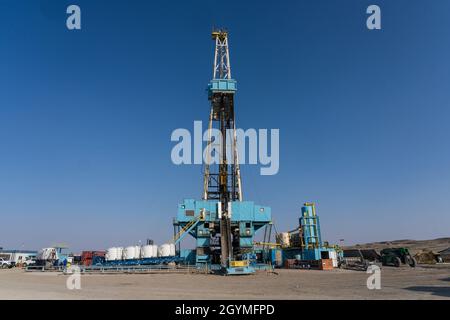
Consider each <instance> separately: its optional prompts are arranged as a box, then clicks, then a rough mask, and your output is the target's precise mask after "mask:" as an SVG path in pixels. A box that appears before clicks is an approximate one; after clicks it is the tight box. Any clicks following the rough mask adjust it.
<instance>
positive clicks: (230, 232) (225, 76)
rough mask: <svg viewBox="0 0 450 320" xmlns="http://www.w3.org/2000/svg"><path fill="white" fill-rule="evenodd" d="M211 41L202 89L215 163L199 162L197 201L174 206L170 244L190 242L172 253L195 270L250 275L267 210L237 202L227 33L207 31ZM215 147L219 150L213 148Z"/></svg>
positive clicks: (237, 173) (232, 89)
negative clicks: (210, 64) (209, 72)
mask: <svg viewBox="0 0 450 320" xmlns="http://www.w3.org/2000/svg"><path fill="white" fill-rule="evenodd" d="M212 39H213V40H214V41H215V54H214V69H213V79H212V80H211V81H210V83H209V85H208V99H209V100H210V102H211V111H210V116H209V127H208V133H209V139H208V140H207V148H206V155H207V156H209V157H213V154H214V152H216V153H218V154H219V156H220V161H218V163H217V162H216V163H214V162H213V161H211V159H207V160H206V161H205V162H206V164H205V169H204V179H203V198H202V200H194V199H187V200H184V202H183V203H181V204H180V205H179V206H178V213H177V216H176V218H175V219H174V222H173V225H174V240H173V241H174V243H175V244H178V249H180V246H179V243H180V241H181V240H182V239H183V238H184V236H185V235H187V234H189V235H191V236H192V237H194V238H195V242H196V249H195V250H194V252H190V253H189V252H187V251H183V252H180V250H178V252H179V253H180V254H181V255H186V256H189V257H190V258H189V259H193V256H195V263H196V264H197V266H199V267H210V268H211V269H213V270H214V269H217V270H221V271H222V272H225V273H226V274H249V273H253V272H254V271H255V270H254V269H255V268H254V267H253V266H252V265H251V263H250V258H252V257H254V254H255V251H254V236H255V233H256V232H257V231H258V230H260V229H261V228H263V227H266V226H267V225H269V224H270V223H271V210H270V208H269V207H265V206H260V205H256V204H255V203H254V202H252V201H243V197H242V185H241V175H240V169H239V157H238V152H237V151H238V148H237V139H236V126H235V112H234V95H235V92H236V90H237V86H236V80H234V79H233V78H232V77H231V65H230V55H229V47H228V33H227V31H225V30H216V31H213V33H212ZM212 129H217V130H220V133H221V139H222V141H219V143H218V142H217V141H215V140H214V141H213V139H212V138H211V132H212ZM217 144H218V145H219V148H214V145H217ZM228 148H231V150H230V149H228ZM227 157H228V158H227Z"/></svg>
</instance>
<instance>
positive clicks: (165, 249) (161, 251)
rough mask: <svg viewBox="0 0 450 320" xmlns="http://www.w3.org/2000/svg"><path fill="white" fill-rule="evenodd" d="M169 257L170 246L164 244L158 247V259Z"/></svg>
mask: <svg viewBox="0 0 450 320" xmlns="http://www.w3.org/2000/svg"><path fill="white" fill-rule="evenodd" d="M169 256H170V244H168V243H165V244H162V245H160V246H159V247H158V257H169Z"/></svg>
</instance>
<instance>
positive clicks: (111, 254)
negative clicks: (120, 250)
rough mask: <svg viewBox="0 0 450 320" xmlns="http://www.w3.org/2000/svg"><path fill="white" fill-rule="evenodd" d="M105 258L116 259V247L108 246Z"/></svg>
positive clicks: (107, 259)
mask: <svg viewBox="0 0 450 320" xmlns="http://www.w3.org/2000/svg"><path fill="white" fill-rule="evenodd" d="M105 260H106V261H113V260H118V257H117V248H116V247H112V248H109V249H108V250H107V251H106V255H105Z"/></svg>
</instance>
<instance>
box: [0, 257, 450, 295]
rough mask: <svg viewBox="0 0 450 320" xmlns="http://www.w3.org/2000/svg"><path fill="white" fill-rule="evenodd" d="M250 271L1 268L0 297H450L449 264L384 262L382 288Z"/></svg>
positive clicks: (351, 279)
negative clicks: (75, 281)
mask: <svg viewBox="0 0 450 320" xmlns="http://www.w3.org/2000/svg"><path fill="white" fill-rule="evenodd" d="M277 272H278V275H277V274H270V273H266V272H261V273H258V274H255V275H250V276H216V275H205V274H120V275H118V274H110V275H94V274H88V275H82V276H81V289H80V290H68V289H67V287H66V280H67V278H68V276H67V275H62V274H58V273H54V272H44V273H43V272H25V271H23V270H20V269H11V270H0V299H205V298H208V299H450V265H439V266H432V267H417V268H415V269H413V268H409V267H401V268H399V269H397V268H394V267H384V268H383V269H382V270H381V289H380V290H368V289H367V286H366V281H367V277H368V276H369V274H366V273H365V272H361V271H351V270H339V269H337V270H333V271H312V270H277Z"/></svg>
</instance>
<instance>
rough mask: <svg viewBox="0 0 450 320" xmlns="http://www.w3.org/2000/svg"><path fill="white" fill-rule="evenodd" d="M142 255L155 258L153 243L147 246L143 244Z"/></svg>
mask: <svg viewBox="0 0 450 320" xmlns="http://www.w3.org/2000/svg"><path fill="white" fill-rule="evenodd" d="M141 256H142V258H153V257H154V256H155V254H154V253H153V245H151V244H148V245H146V246H143V247H142V250H141Z"/></svg>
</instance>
